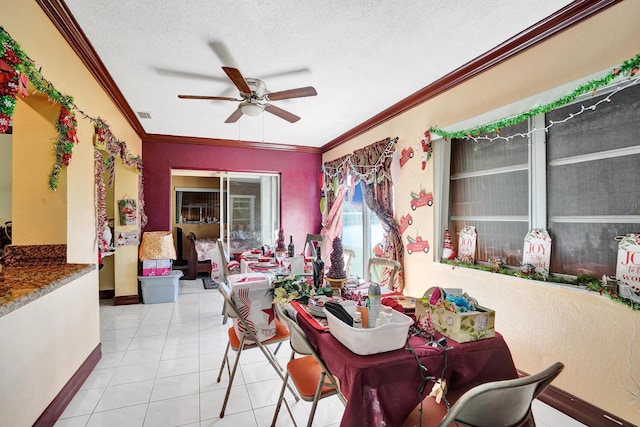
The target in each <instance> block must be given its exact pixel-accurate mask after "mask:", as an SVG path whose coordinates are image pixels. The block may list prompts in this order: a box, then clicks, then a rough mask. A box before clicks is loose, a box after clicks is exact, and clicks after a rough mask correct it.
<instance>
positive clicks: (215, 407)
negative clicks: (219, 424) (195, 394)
mask: <svg viewBox="0 0 640 427" xmlns="http://www.w3.org/2000/svg"><path fill="white" fill-rule="evenodd" d="M225 393H226V390H213V391H208V392H206V393H200V419H201V420H207V419H210V418H217V417H220V410H221V409H222V403H223V402H224V395H225ZM245 411H251V403H250V402H249V394H248V393H247V389H246V387H245V386H244V385H241V386H234V387H231V394H230V395H229V402H228V403H227V408H226V409H225V416H224V418H226V417H227V415H232V414H237V413H239V412H245Z"/></svg>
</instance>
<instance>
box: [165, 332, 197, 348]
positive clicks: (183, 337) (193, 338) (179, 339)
mask: <svg viewBox="0 0 640 427" xmlns="http://www.w3.org/2000/svg"><path fill="white" fill-rule="evenodd" d="M198 341H200V335H199V334H198V333H197V332H192V333H189V334H172V335H167V339H166V341H165V343H164V345H181V344H189V343H192V342H198Z"/></svg>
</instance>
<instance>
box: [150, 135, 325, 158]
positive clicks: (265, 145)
mask: <svg viewBox="0 0 640 427" xmlns="http://www.w3.org/2000/svg"><path fill="white" fill-rule="evenodd" d="M143 142H166V143H172V144H196V145H209V146H216V147H232V148H251V149H256V150H277V151H288V152H296V153H312V154H320V153H321V152H320V148H317V147H305V146H302V145H287V144H276V143H272V142H256V141H239V140H231V139H217V138H200V137H195V136H177V135H161V134H153V133H152V134H146V135H145V136H144V138H143Z"/></svg>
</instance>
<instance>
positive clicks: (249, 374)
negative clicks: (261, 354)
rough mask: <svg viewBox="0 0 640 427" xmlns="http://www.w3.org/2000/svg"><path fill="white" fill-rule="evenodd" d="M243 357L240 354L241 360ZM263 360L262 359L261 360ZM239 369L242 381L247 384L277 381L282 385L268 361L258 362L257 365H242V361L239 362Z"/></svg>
mask: <svg viewBox="0 0 640 427" xmlns="http://www.w3.org/2000/svg"><path fill="white" fill-rule="evenodd" d="M242 357H244V354H242V356H241V358H242ZM263 359H264V358H263ZM240 369H242V376H243V377H244V381H245V382H246V383H247V384H251V383H255V382H261V381H265V380H273V379H276V378H277V379H278V380H279V381H280V383H281V384H282V380H281V379H280V376H279V375H278V372H277V371H276V368H274V366H273V365H271V364H270V363H269V362H268V361H266V360H264V361H260V362H257V363H248V364H244V365H243V364H242V359H241V360H240Z"/></svg>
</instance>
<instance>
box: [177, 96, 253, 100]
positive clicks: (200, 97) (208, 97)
mask: <svg viewBox="0 0 640 427" xmlns="http://www.w3.org/2000/svg"><path fill="white" fill-rule="evenodd" d="M178 98H180V99H210V100H212V101H242V99H237V98H229V97H226V96H206V95H178Z"/></svg>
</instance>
